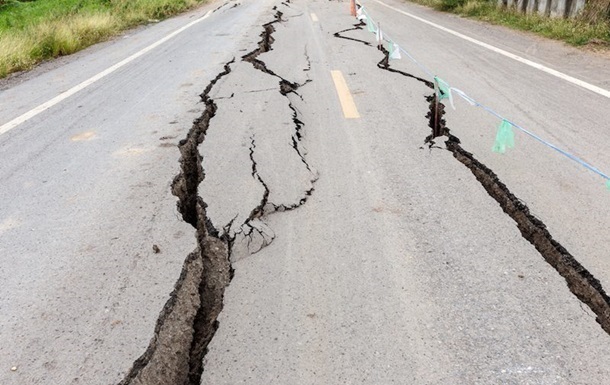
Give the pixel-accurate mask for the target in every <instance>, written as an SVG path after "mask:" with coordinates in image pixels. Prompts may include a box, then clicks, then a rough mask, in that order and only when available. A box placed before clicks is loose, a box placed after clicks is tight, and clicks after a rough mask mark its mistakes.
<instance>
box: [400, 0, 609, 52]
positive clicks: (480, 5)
mask: <svg viewBox="0 0 610 385" xmlns="http://www.w3.org/2000/svg"><path fill="white" fill-rule="evenodd" d="M409 1H412V2H415V3H418V4H421V5H425V6H428V7H432V8H435V9H437V10H440V11H445V12H451V13H455V14H458V15H461V16H466V17H471V18H474V19H478V20H482V21H486V22H489V23H492V24H497V25H503V26H506V27H510V28H514V29H518V30H521V31H528V32H533V33H535V34H538V35H541V36H544V37H547V38H550V39H555V40H561V41H564V42H566V43H568V44H571V45H574V46H582V45H586V44H589V43H591V44H598V45H600V46H608V47H610V20H605V21H598V22H596V23H588V22H586V21H583V20H581V19H579V18H575V19H562V18H551V17H545V16H542V15H538V14H527V15H526V14H523V13H521V12H518V11H517V10H514V9H510V8H509V9H502V8H499V7H497V6H496V2H494V1H486V0H467V1H464V0H409Z"/></svg>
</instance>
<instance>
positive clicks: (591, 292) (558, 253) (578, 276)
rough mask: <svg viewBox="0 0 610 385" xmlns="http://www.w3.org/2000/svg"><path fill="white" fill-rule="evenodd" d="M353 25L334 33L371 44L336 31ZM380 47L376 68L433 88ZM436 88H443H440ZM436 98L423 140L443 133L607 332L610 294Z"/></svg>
mask: <svg viewBox="0 0 610 385" xmlns="http://www.w3.org/2000/svg"><path fill="white" fill-rule="evenodd" d="M355 27H356V28H350V29H347V30H343V31H340V32H337V33H335V37H338V38H342V39H347V40H353V41H357V42H360V43H364V44H365V45H367V46H370V44H367V42H364V41H361V40H358V39H352V38H349V37H345V36H340V35H339V34H340V33H342V32H346V31H351V30H357V29H362V28H361V27H360V28H357V27H358V25H356V26H355ZM379 49H380V50H381V51H382V52H383V54H384V58H383V59H382V60H381V61H380V62H379V63H378V64H377V67H378V68H380V69H382V70H386V71H389V72H392V73H398V74H400V75H402V76H404V77H407V78H411V79H414V80H417V81H419V82H422V83H424V84H425V85H426V86H428V87H429V88H434V83H433V82H431V81H428V80H426V79H422V78H419V77H417V76H414V75H412V74H409V73H407V72H404V71H399V70H396V69H393V68H390V64H389V52H388V51H387V50H385V49H384V48H383V47H379ZM439 92H442V91H440V90H439ZM438 99H439V98H438V96H437V93H436V90H435V92H434V93H433V94H432V95H429V96H426V101H427V102H428V104H429V111H428V113H427V114H426V119H428V126H429V127H430V128H431V129H432V133H431V134H430V135H429V136H428V137H427V138H426V139H425V143H429V144H430V146H432V145H434V139H435V138H439V137H446V141H445V145H446V148H447V150H448V151H450V152H451V153H452V154H453V156H454V158H455V159H457V160H458V161H459V162H460V163H462V164H463V165H464V166H466V167H467V168H468V169H469V170H470V171H471V172H472V174H473V175H474V176H475V178H476V179H477V181H478V182H479V183H480V184H481V186H483V188H484V189H485V191H487V193H488V194H489V196H490V197H492V198H493V199H495V200H496V201H497V202H498V204H499V205H500V207H501V208H502V210H503V211H504V213H506V214H507V215H508V216H509V217H510V218H511V219H513V220H514V221H515V222H516V224H517V227H518V229H519V231H520V232H521V235H522V237H523V238H524V239H525V240H527V241H528V242H529V243H531V244H532V245H533V246H534V247H535V248H536V250H537V251H538V252H539V253H540V255H541V256H542V257H543V258H544V260H545V261H546V262H547V263H548V264H549V265H551V266H552V267H553V268H554V269H555V270H556V271H557V272H558V273H559V275H561V276H562V277H563V278H564V279H565V281H566V283H567V286H568V288H569V289H570V291H571V292H572V293H573V294H574V295H575V296H576V297H577V298H578V299H579V300H580V301H581V302H582V303H584V304H585V305H587V306H588V307H589V308H590V309H591V310H592V311H593V313H595V315H596V321H597V322H598V323H599V324H600V326H601V327H602V329H603V330H604V331H605V332H606V333H607V334H609V335H610V297H608V295H607V294H606V292H605V291H604V289H603V287H602V285H601V283H600V281H599V280H598V279H596V278H595V277H594V276H593V275H592V274H591V273H590V272H589V271H588V270H587V269H586V268H585V267H584V266H582V265H581V264H580V263H579V262H578V261H577V260H576V258H575V257H574V256H573V255H572V254H570V253H569V252H568V251H567V250H566V249H565V247H563V246H562V245H561V244H560V243H559V242H557V241H556V240H555V239H553V237H552V235H551V234H550V232H549V231H548V230H547V228H546V225H545V224H544V223H543V222H542V221H541V220H540V219H538V218H536V217H535V216H534V215H533V214H531V212H530V210H529V208H528V207H527V205H526V204H525V203H523V202H522V201H521V200H520V199H519V198H517V197H516V196H515V195H514V194H513V193H512V192H511V191H510V190H509V188H508V187H507V186H506V185H505V184H504V183H502V182H501V181H500V179H499V178H498V176H497V175H496V174H495V173H494V172H493V171H492V170H491V169H489V168H488V167H487V166H485V165H484V164H483V163H481V162H479V161H478V160H477V159H476V158H475V157H474V156H473V154H472V153H470V152H468V151H466V150H464V148H463V147H462V145H461V142H460V139H459V138H457V137H456V136H454V135H452V134H451V132H450V130H449V128H448V127H447V126H446V121H445V119H444V117H443V116H444V114H445V105H444V104H443V103H442V102H440V101H439V100H438Z"/></svg>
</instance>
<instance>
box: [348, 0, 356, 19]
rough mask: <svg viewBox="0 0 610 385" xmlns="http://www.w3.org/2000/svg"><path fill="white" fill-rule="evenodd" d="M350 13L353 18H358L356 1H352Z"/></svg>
mask: <svg viewBox="0 0 610 385" xmlns="http://www.w3.org/2000/svg"><path fill="white" fill-rule="evenodd" d="M349 11H350V13H351V15H352V16H354V17H356V0H350V2H349Z"/></svg>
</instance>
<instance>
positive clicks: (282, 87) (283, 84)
mask: <svg viewBox="0 0 610 385" xmlns="http://www.w3.org/2000/svg"><path fill="white" fill-rule="evenodd" d="M284 5H285V4H284ZM282 16H283V13H282V12H281V11H277V12H276V14H275V20H273V21H271V22H269V23H267V24H264V25H263V32H262V33H261V35H260V36H261V40H260V41H259V43H258V48H256V49H254V50H253V51H251V52H249V53H247V54H246V55H244V56H243V57H242V60H243V61H246V62H249V63H251V64H252V66H254V68H256V69H257V70H259V71H261V72H263V73H265V74H267V75H271V76H274V77H276V78H278V79H279V92H280V94H281V95H282V96H284V97H285V98H286V99H288V107H289V108H290V110H291V111H292V113H293V115H292V121H293V123H294V130H295V133H294V135H293V136H292V148H293V149H294V150H295V151H296V153H297V155H298V156H299V158H300V159H301V162H303V164H304V165H305V167H306V168H307V170H308V171H309V172H310V173H311V174H312V175H313V178H312V179H311V180H310V183H311V188H310V189H308V190H306V191H305V192H304V194H303V196H302V198H301V199H300V200H299V201H298V202H296V203H294V204H292V205H285V204H274V203H272V202H269V200H268V197H269V188H268V186H267V184H266V183H265V182H264V181H263V180H262V178H261V177H260V175H259V174H258V172H256V160H255V157H254V149H255V148H256V145H255V141H254V138H251V139H252V142H251V147H250V159H251V160H252V171H253V174H252V175H253V176H255V177H256V178H257V180H258V181H259V182H260V183H261V185H262V186H263V188H264V190H265V194H264V195H263V198H262V200H261V204H260V205H259V206H258V207H259V208H260V209H261V211H260V212H259V211H256V212H255V211H254V210H253V211H252V214H250V217H249V218H248V221H247V223H245V224H246V225H248V224H249V221H251V220H252V219H254V218H256V217H258V216H261V215H264V214H269V213H271V212H276V211H280V212H282V211H289V210H294V209H296V208H298V207H300V206H302V205H304V204H305V203H306V202H307V199H308V198H309V197H310V196H311V195H312V194H313V192H314V190H315V187H314V184H315V182H316V181H317V179H318V176H317V173H316V172H314V171H313V170H312V168H311V167H310V165H309V163H308V162H307V160H306V159H305V156H304V155H303V152H302V151H301V149H300V146H299V143H300V142H301V140H302V138H303V136H302V133H301V131H302V129H303V126H304V124H303V122H302V121H301V120H300V119H299V114H298V112H297V109H296V108H295V106H294V105H293V103H292V102H291V100H290V97H289V96H290V95H291V94H294V95H296V96H297V97H299V98H301V96H300V95H299V94H298V93H297V90H298V89H299V88H300V87H303V86H304V85H306V84H307V83H309V82H311V80H310V79H309V80H307V81H305V83H303V84H298V83H297V82H292V81H290V80H287V79H285V78H283V77H281V76H280V75H278V74H276V73H275V72H274V71H272V70H271V69H269V68H268V67H267V64H266V63H265V62H263V61H262V60H260V59H258V56H259V55H261V54H263V53H265V52H269V51H271V50H272V49H273V43H274V42H275V38H274V37H273V33H274V32H275V27H274V24H277V23H282V22H284V20H283V19H282ZM304 54H305V57H306V58H307V51H305V53H304ZM310 68H311V63H310V62H309V60H308V68H306V69H304V70H303V71H305V72H307V71H309V70H310ZM301 99H302V98H301ZM268 207H270V209H267V208H268ZM265 210H266V211H265Z"/></svg>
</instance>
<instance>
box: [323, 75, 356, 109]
mask: <svg viewBox="0 0 610 385" xmlns="http://www.w3.org/2000/svg"><path fill="white" fill-rule="evenodd" d="M330 74H331V76H332V77H333V82H335V88H336V89H337V95H338V96H339V101H340V102H341V108H342V109H343V116H344V117H345V119H359V118H360V114H359V113H358V109H357V108H356V103H354V98H353V97H352V94H351V93H350V91H349V88H348V87H347V83H346V82H345V78H344V77H343V73H342V72H341V71H330Z"/></svg>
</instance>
